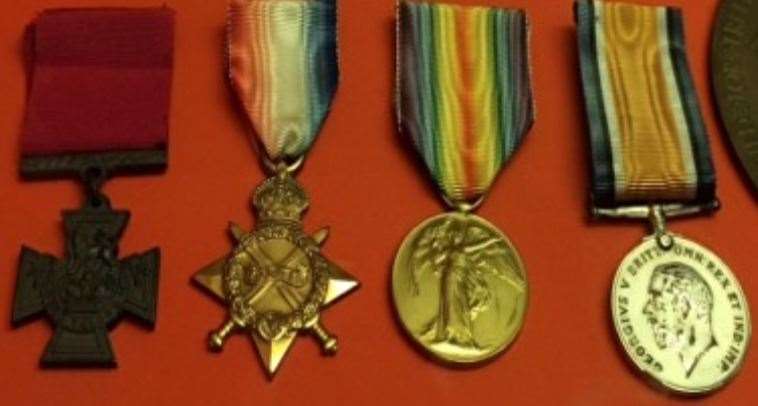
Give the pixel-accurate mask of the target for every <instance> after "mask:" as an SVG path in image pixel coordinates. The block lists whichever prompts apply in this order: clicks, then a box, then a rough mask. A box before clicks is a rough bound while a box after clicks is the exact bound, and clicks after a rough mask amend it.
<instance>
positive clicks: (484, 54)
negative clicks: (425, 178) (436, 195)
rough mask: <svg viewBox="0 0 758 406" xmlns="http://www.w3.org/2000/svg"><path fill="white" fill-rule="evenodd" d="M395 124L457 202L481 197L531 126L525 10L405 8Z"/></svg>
mask: <svg viewBox="0 0 758 406" xmlns="http://www.w3.org/2000/svg"><path fill="white" fill-rule="evenodd" d="M398 24H399V26H398V37H399V38H398V77H399V79H398V81H399V83H398V87H399V92H398V93H399V101H398V105H399V106H398V117H399V120H400V126H401V131H402V132H403V133H405V134H408V135H410V136H411V137H412V139H413V141H414V143H415V145H416V147H417V149H418V151H419V152H420V154H421V156H422V157H423V160H424V162H425V163H426V165H427V167H428V168H429V170H430V172H431V174H432V177H433V178H434V179H435V180H436V181H437V183H438V184H439V187H440V188H441V190H442V191H443V193H444V194H445V196H446V197H447V198H448V200H450V201H452V202H458V203H460V202H473V201H476V200H478V199H479V198H481V197H482V196H483V195H484V194H485V193H486V192H487V190H489V188H490V186H491V185H492V183H493V182H494V180H495V178H496V177H497V175H498V174H499V173H500V170H501V169H502V167H503V166H504V164H505V163H506V162H507V161H508V160H509V159H510V157H511V156H512V154H513V153H514V152H515V150H516V149H517V147H519V145H520V144H521V141H522V139H523V137H524V136H525V134H526V133H527V132H528V130H529V128H530V127H531V125H532V123H533V120H534V107H533V102H532V91H531V86H530V71H529V58H528V56H529V53H528V23H527V18H526V15H525V14H524V12H523V11H521V10H507V9H502V8H495V7H464V6H457V5H449V4H439V3H418V2H411V1H403V2H401V3H400V4H399V16H398Z"/></svg>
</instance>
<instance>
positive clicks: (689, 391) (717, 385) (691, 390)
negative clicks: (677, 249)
mask: <svg viewBox="0 0 758 406" xmlns="http://www.w3.org/2000/svg"><path fill="white" fill-rule="evenodd" d="M671 236H672V237H673V238H674V239H675V240H680V241H685V242H687V243H688V244H691V245H694V246H696V247H697V248H699V249H701V250H703V251H704V252H706V253H707V254H709V255H711V256H713V257H714V258H717V259H718V260H719V262H721V263H722V264H723V265H724V266H725V267H724V269H722V271H726V272H727V273H728V275H729V276H731V279H732V280H733V281H734V282H735V286H736V291H737V292H738V293H739V294H740V298H741V299H742V301H743V303H745V316H746V324H747V329H746V334H745V342H746V343H748V344H747V345H746V346H745V351H743V353H742V356H741V357H740V359H739V361H738V362H737V364H736V365H735V366H734V368H732V370H731V371H729V373H727V374H726V375H725V376H724V377H723V378H722V379H719V380H717V381H716V382H714V383H713V384H712V385H708V386H702V387H684V386H681V385H677V384H675V383H672V382H668V381H667V380H665V379H663V377H661V376H658V375H656V374H654V373H653V372H652V371H650V369H649V368H646V367H645V366H644V365H641V364H640V363H638V362H637V360H636V359H635V358H634V357H632V356H631V355H630V350H629V349H628V348H627V346H626V344H625V342H624V340H623V339H621V328H620V326H619V323H618V319H619V317H618V314H617V313H616V306H615V303H616V298H617V295H618V291H617V286H618V284H619V278H620V277H621V274H622V272H623V269H622V265H623V264H624V263H626V262H627V259H628V258H629V257H630V256H633V255H634V254H635V253H636V252H638V251H639V250H640V249H641V248H643V247H645V246H647V245H649V244H651V243H652V244H656V238H655V236H654V235H650V236H647V237H645V238H643V239H642V242H640V243H639V244H637V245H636V246H634V248H632V249H631V250H630V251H629V252H628V253H627V254H626V255H625V256H624V258H623V259H622V260H621V262H620V263H619V266H618V268H616V273H615V275H614V277H613V285H612V286H611V296H610V305H611V306H610V307H611V319H612V321H613V328H614V330H615V332H616V342H617V344H618V345H619V346H621V348H622V349H623V350H624V354H625V356H626V359H627V360H628V361H629V362H630V363H631V364H632V365H634V367H635V368H636V370H637V371H639V372H642V373H643V374H644V375H645V376H646V377H648V378H650V379H652V380H653V381H654V382H656V383H657V384H658V385H660V386H662V387H663V388H665V389H668V390H670V391H673V392H675V393H679V394H682V395H704V394H708V393H712V392H715V391H717V390H719V389H722V388H723V387H725V386H726V385H727V384H729V383H730V382H731V381H732V380H733V379H734V378H735V377H736V376H737V375H738V374H739V373H740V371H741V370H742V367H743V366H744V364H745V361H746V359H747V354H748V351H749V350H750V340H751V338H752V319H751V316H750V303H749V302H748V300H747V296H746V295H745V292H744V291H743V290H742V284H741V283H740V281H739V279H737V276H736V275H735V274H734V272H732V269H731V267H730V266H729V264H727V263H726V262H724V260H723V259H721V257H720V256H718V255H716V254H715V253H714V252H713V251H712V250H710V249H709V248H708V247H706V246H704V245H702V244H700V243H698V242H696V241H693V240H691V239H689V238H686V237H684V236H682V235H679V234H673V233H672V234H671Z"/></svg>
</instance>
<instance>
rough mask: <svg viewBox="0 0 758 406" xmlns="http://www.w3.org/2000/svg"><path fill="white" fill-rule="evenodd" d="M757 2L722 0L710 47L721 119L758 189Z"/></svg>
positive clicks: (714, 84) (715, 92) (714, 86)
mask: <svg viewBox="0 0 758 406" xmlns="http://www.w3.org/2000/svg"><path fill="white" fill-rule="evenodd" d="M756 21H758V2H755V1H744V0H724V1H723V2H722V3H721V7H720V9H719V14H718V19H717V20H716V26H715V28H714V32H713V44H712V48H711V75H712V79H713V89H714V94H715V96H716V101H717V102H718V107H719V112H720V113H721V119H722V121H723V123H724V127H725V128H726V131H727V134H729V138H730V139H731V141H732V145H733V146H734V149H735V151H736V152H737V156H738V157H739V159H740V160H741V161H742V166H743V167H744V168H745V170H746V171H747V173H748V175H749V176H750V178H751V179H752V181H753V186H755V187H756V190H758V24H756Z"/></svg>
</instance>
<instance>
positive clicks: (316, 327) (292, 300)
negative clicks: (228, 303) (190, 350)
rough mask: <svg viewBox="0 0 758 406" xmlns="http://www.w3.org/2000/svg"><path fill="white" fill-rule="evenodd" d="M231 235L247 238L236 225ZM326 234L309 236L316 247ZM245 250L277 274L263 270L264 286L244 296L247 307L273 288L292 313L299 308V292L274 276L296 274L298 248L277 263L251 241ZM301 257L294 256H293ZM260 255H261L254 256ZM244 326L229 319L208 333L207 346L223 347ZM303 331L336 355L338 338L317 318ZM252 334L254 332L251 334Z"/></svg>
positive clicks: (239, 240)
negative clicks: (209, 334)
mask: <svg viewBox="0 0 758 406" xmlns="http://www.w3.org/2000/svg"><path fill="white" fill-rule="evenodd" d="M231 231H232V235H233V236H234V238H235V239H236V240H237V241H238V242H242V240H243V239H244V238H245V236H246V235H247V234H246V233H245V232H244V231H243V230H242V229H241V228H240V227H238V226H236V225H232V228H231ZM328 234H329V231H328V229H323V230H320V231H319V232H317V233H316V234H314V236H313V237H312V238H313V240H314V241H315V242H316V244H317V245H319V246H320V245H322V244H323V242H324V241H326V238H327V236H328ZM246 251H247V253H248V254H250V256H251V257H252V258H253V259H254V260H256V261H261V260H263V261H261V262H265V266H264V267H263V269H264V270H266V269H274V270H278V271H279V272H269V271H264V272H265V273H266V275H265V281H264V282H263V285H262V286H261V287H260V288H258V289H254V290H252V291H251V292H249V293H248V294H247V295H246V297H245V301H246V302H247V305H248V306H253V305H255V304H256V303H257V302H259V301H260V300H261V298H263V297H264V296H265V295H266V293H268V292H269V291H270V290H271V289H272V288H275V289H276V292H277V293H278V294H279V295H280V296H281V297H282V299H284V302H285V303H286V304H287V306H288V307H289V308H290V310H291V311H295V310H297V308H298V303H301V302H302V301H303V298H302V296H301V295H300V292H298V291H297V290H295V289H294V288H293V287H292V286H291V285H290V284H289V283H287V282H286V281H284V280H282V279H281V278H276V277H275V274H288V273H292V272H297V269H294V268H292V265H293V264H294V263H295V262H296V261H298V260H300V259H301V255H302V253H301V251H300V250H299V249H298V247H293V248H292V249H290V251H289V252H287V254H286V255H285V256H284V258H283V259H281V260H280V261H276V260H274V259H273V258H271V256H270V255H269V254H268V253H267V252H266V251H265V250H264V249H262V248H261V247H260V245H259V244H258V242H257V241H253V243H252V245H251V246H250V247H248V248H246ZM299 253H300V254H301V255H296V254H299ZM256 254H260V255H256ZM246 327H248V326H247V323H246V322H244V321H243V320H240V319H239V318H237V317H234V316H231V317H230V319H229V320H228V321H227V322H226V323H224V325H223V326H222V327H221V328H220V329H219V330H218V331H215V332H213V333H212V334H211V337H210V345H211V347H212V348H213V349H216V350H220V349H221V348H222V347H223V346H224V342H225V341H226V339H227V338H229V336H230V335H231V334H232V333H233V332H234V331H235V330H237V329H245V328H246ZM305 328H307V329H309V330H310V331H311V332H313V334H314V335H315V336H316V338H317V339H318V340H319V342H320V344H321V346H322V348H323V350H324V351H325V352H326V353H330V354H333V353H336V352H337V339H336V338H335V337H334V336H333V335H331V334H330V333H329V332H328V331H327V330H326V328H325V327H324V326H323V324H321V322H320V321H319V317H318V315H316V316H315V317H314V318H313V319H312V320H310V321H309V323H308V324H306V325H305ZM253 334H255V333H253Z"/></svg>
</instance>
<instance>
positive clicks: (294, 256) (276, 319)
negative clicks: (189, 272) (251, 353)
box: [195, 171, 358, 375]
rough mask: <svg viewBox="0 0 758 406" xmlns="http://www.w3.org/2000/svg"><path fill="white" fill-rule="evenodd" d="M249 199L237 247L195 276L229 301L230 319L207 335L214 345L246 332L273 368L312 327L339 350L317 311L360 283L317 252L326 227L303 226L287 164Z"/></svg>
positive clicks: (325, 344)
mask: <svg viewBox="0 0 758 406" xmlns="http://www.w3.org/2000/svg"><path fill="white" fill-rule="evenodd" d="M253 206H254V207H255V209H256V210H257V212H258V222H257V224H256V227H255V229H254V230H253V231H252V232H250V233H248V232H245V231H243V230H242V229H241V228H240V227H239V226H237V225H234V224H232V225H231V233H232V235H233V236H234V238H235V240H236V241H237V246H236V248H235V249H234V251H233V252H232V253H231V255H229V256H225V257H224V258H222V259H220V260H219V261H216V262H215V263H213V264H211V265H210V266H208V267H206V268H205V269H203V270H202V271H200V272H199V273H198V274H197V275H195V281H196V282H198V283H199V284H200V285H201V286H203V287H205V288H206V289H207V290H208V291H210V292H211V293H213V294H214V295H215V296H216V297H217V298H219V299H221V300H222V301H224V302H225V303H227V304H228V306H229V318H228V320H227V321H226V322H224V324H223V325H222V326H221V328H220V329H219V330H217V331H214V332H212V333H211V335H210V346H211V348H213V349H216V350H221V348H222V347H223V345H224V342H225V341H226V339H227V338H228V337H229V336H230V335H231V334H232V333H235V332H240V333H244V334H247V335H248V336H250V337H251V338H252V339H253V342H254V343H255V346H256V347H257V349H258V353H259V354H260V357H261V360H262V361H263V363H264V365H265V368H266V371H267V372H268V373H269V374H271V375H273V374H274V373H275V372H276V370H277V368H278V367H279V365H280V363H281V361H282V359H283V358H284V356H285V355H286V353H287V351H288V350H289V348H290V346H291V345H292V343H293V341H294V340H295V337H297V335H298V333H299V332H301V331H307V332H310V333H312V334H313V335H314V336H315V337H316V338H317V339H318V340H319V342H320V343H321V345H322V348H323V350H324V352H325V353H327V354H333V353H335V352H336V351H337V340H336V338H335V337H333V336H332V335H331V334H329V333H328V331H327V330H326V328H324V326H323V325H322V323H321V321H320V314H321V311H322V310H323V309H324V308H325V307H326V306H328V305H329V304H331V303H333V302H334V301H335V300H337V299H339V298H340V297H341V296H343V295H345V294H347V293H348V292H350V291H351V290H353V289H355V288H356V287H357V286H358V282H357V281H356V280H355V279H354V278H353V277H352V276H350V275H348V274H347V273H346V272H345V271H343V270H341V269H340V268H339V267H337V266H336V265H335V264H334V263H332V262H331V261H329V260H328V259H326V258H325V257H324V256H323V255H322V254H321V245H323V243H324V242H325V241H326V238H327V235H328V230H327V229H323V230H321V231H319V232H317V233H315V234H314V235H313V236H309V235H308V234H306V233H305V232H304V231H303V225H302V222H301V220H302V215H303V213H304V212H305V210H306V209H307V208H308V198H307V196H306V194H305V191H304V190H303V189H302V188H301V187H300V186H299V185H298V184H297V182H296V181H295V180H294V179H293V178H292V177H291V176H290V175H289V174H288V173H287V172H286V171H281V172H280V173H279V174H278V175H276V176H274V177H272V178H269V179H268V180H266V181H265V182H264V183H263V184H262V185H261V186H260V187H259V188H258V189H257V190H256V192H255V195H254V197H253Z"/></svg>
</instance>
